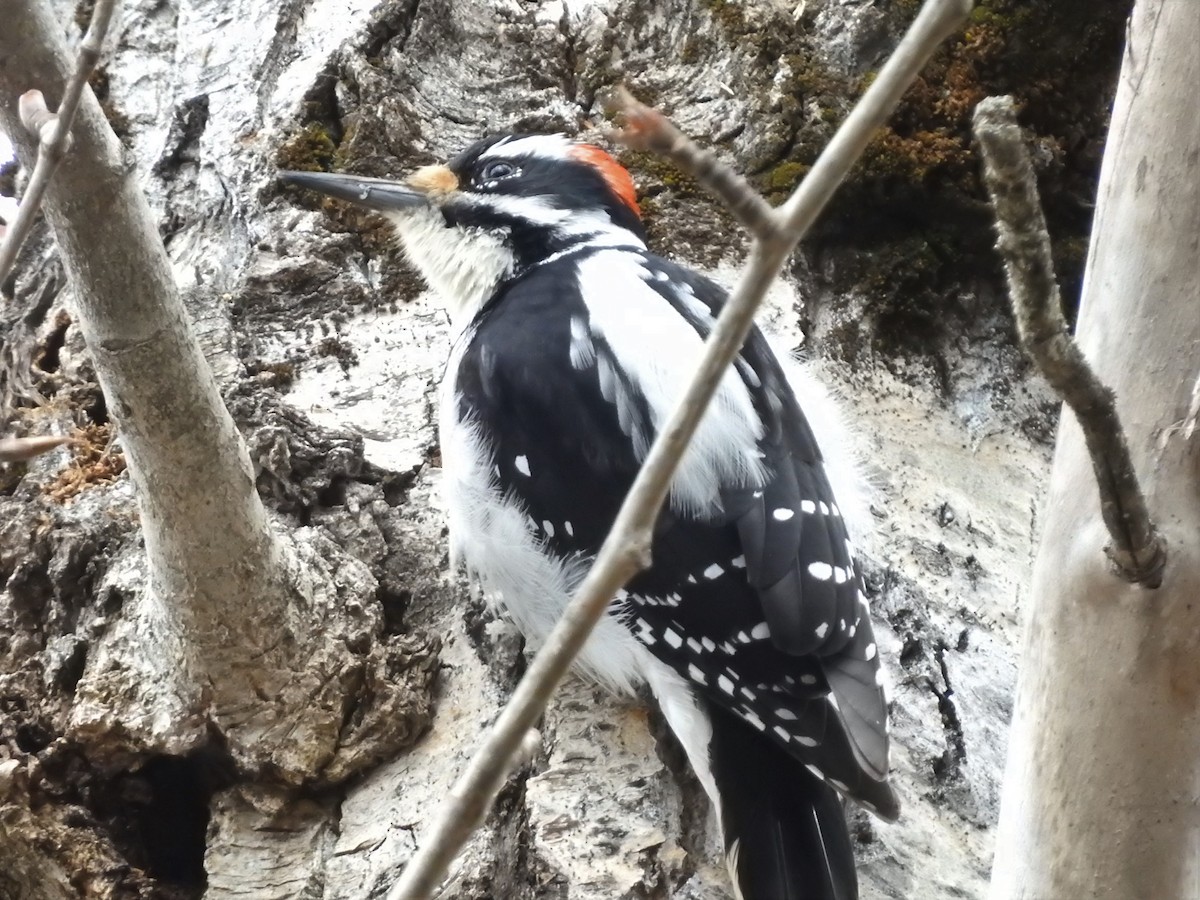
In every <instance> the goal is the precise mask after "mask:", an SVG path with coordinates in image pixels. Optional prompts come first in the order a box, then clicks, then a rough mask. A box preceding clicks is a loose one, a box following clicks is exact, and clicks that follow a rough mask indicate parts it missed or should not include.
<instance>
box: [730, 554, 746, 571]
mask: <svg viewBox="0 0 1200 900" xmlns="http://www.w3.org/2000/svg"><path fill="white" fill-rule="evenodd" d="M729 564H730V565H731V566H733V567H734V568H735V569H744V568H746V557H744V556H735V557H734V558H733V559H731V560H730V561H729Z"/></svg>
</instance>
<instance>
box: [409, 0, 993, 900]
mask: <svg viewBox="0 0 1200 900" xmlns="http://www.w3.org/2000/svg"><path fill="white" fill-rule="evenodd" d="M971 6H972V3H971V2H970V0H928V2H927V3H926V4H925V6H924V7H923V8H922V10H921V12H920V14H919V15H918V16H917V20H916V22H914V24H913V26H912V28H911V29H910V30H909V32H908V34H906V35H905V37H904V40H903V41H902V42H901V45H900V48H899V49H898V50H897V57H898V58H899V60H900V61H899V63H898V64H893V63H892V62H889V63H888V65H886V66H885V67H884V69H883V71H882V72H881V73H880V75H879V77H878V78H877V79H876V80H875V81H874V82H873V83H872V85H871V87H870V88H869V89H868V90H867V93H866V94H865V95H864V96H863V98H862V99H861V100H860V101H859V106H860V107H862V108H863V109H864V110H865V112H864V113H863V114H856V113H851V115H850V117H849V118H848V119H847V121H846V123H845V124H844V125H843V126H842V129H841V130H840V131H839V133H838V135H837V136H835V137H834V140H833V141H832V142H831V143H830V145H829V146H828V147H827V148H826V149H825V151H824V152H823V153H822V154H821V157H820V158H819V159H818V160H817V163H816V165H814V166H813V169H812V171H811V172H810V173H809V176H808V178H807V179H806V180H805V182H804V183H803V184H802V185H801V186H800V187H799V188H798V189H797V191H796V193H795V194H794V195H793V196H792V198H791V199H790V200H789V201H788V202H787V203H786V204H785V205H784V207H782V208H781V209H780V210H778V211H774V210H771V211H769V212H770V217H769V218H768V217H766V216H765V215H764V214H763V213H762V211H761V210H757V211H754V204H753V203H744V204H741V205H740V206H738V209H740V210H741V212H740V213H739V212H735V214H737V215H738V216H739V219H741V220H742V221H743V224H746V225H747V227H750V228H751V230H752V231H755V233H756V234H757V235H758V236H757V237H756V239H755V241H754V245H753V247H752V248H751V251H750V260H749V262H748V263H747V265H746V268H745V269H744V270H743V272H742V276H741V278H740V279H739V281H738V284H737V286H736V287H735V288H734V291H733V293H732V295H731V296H730V298H729V301H728V302H727V303H726V304H725V306H724V308H723V309H722V310H721V314H720V316H719V317H718V318H717V321H716V325H715V326H714V328H713V330H712V334H711V335H710V336H709V339H708V341H707V342H706V344H705V347H704V355H703V358H702V359H701V362H700V366H699V369H698V370H697V372H696V374H695V376H694V377H693V379H692V382H691V384H690V385H689V386H688V389H687V391H686V392H685V394H684V396H683V398H682V399H681V400H680V402H679V404H678V406H677V407H676V409H675V411H674V413H673V414H672V415H671V418H670V420H669V421H668V423H667V425H666V426H665V427H664V428H663V429H662V430H661V432H660V433H659V435H658V437H657V438H656V439H655V441H654V444H653V446H651V448H650V452H649V454H648V455H647V457H646V461H645V462H644V463H643V465H642V469H641V471H640V472H639V473H638V476H637V479H636V480H635V481H634V483H633V487H632V488H630V491H629V495H628V496H627V497H626V498H625V502H624V504H623V505H622V506H621V510H620V512H619V513H618V514H617V519H616V521H615V522H614V523H613V527H612V529H611V531H610V532H609V534H608V537H607V538H606V539H605V541H604V545H603V546H602V547H601V549H600V553H599V554H598V555H597V557H596V561H595V563H594V564H593V566H592V568H591V570H590V571H589V572H588V574H587V577H586V578H585V579H584V581H583V584H581V585H580V587H579V590H578V591H577V592H576V594H575V596H574V597H573V598H572V600H571V602H570V603H569V604H568V605H567V608H566V610H565V611H564V612H563V615H562V617H561V618H560V619H559V621H558V624H557V625H555V627H554V630H553V631H552V632H551V634H550V636H549V638H548V639H547V640H546V643H545V646H543V647H542V649H541V650H540V651H539V652H538V654H537V655H536V656H535V657H534V659H533V661H532V662H531V663H530V666H529V669H528V671H527V672H526V673H525V677H524V678H523V679H522V680H521V683H520V684H519V685H518V686H517V689H516V691H515V692H514V693H513V696H512V698H511V699H510V700H509V702H508V705H507V706H505V708H504V709H503V710H502V711H501V713H500V716H499V718H498V719H497V720H496V723H495V725H493V727H492V729H491V731H489V732H488V734H487V736H486V737H485V738H484V742H483V744H482V746H481V747H480V748H479V750H477V751H476V753H475V756H474V757H473V758H472V760H471V762H470V763H469V764H468V765H467V768H466V771H464V772H463V774H462V776H460V778H459V780H458V782H457V783H456V784H455V785H454V787H453V789H452V790H451V792H450V794H449V796H448V797H447V798H446V800H445V801H444V802H443V803H442V806H441V808H440V809H439V811H438V813H437V818H436V820H435V822H434V823H433V825H432V826H431V827H430V828H429V830H428V831H427V832H426V833H425V835H424V836H423V841H422V845H421V847H420V849H419V850H418V851H417V853H416V854H415V855H414V856H413V858H412V859H411V860H410V861H409V863H408V866H407V867H406V868H405V870H404V872H403V873H402V875H401V877H400V880H399V882H397V884H396V885H395V886H394V887H393V888H392V890H391V892H389V894H388V900H426V898H428V897H430V896H431V895H432V894H433V892H434V891H435V889H436V888H437V885H438V884H439V883H440V882H441V880H442V879H443V877H444V876H445V873H446V871H447V869H448V868H449V866H450V863H451V862H452V861H453V859H454V857H455V855H457V853H458V851H459V849H460V848H461V847H462V846H463V844H464V843H466V841H467V838H469V837H470V835H471V833H472V832H473V831H474V830H475V828H476V827H477V826H478V824H479V823H480V822H481V821H482V819H483V816H484V814H485V813H486V811H487V807H488V805H489V804H490V803H491V800H492V798H493V797H494V796H495V794H496V792H497V791H498V790H499V789H500V787H501V785H502V784H503V781H504V778H505V777H506V776H507V774H508V772H509V771H510V768H511V760H512V759H513V756H514V754H515V753H516V751H517V750H518V748H519V746H520V744H521V741H522V739H523V738H524V736H525V734H526V732H527V731H528V730H529V729H530V728H531V727H533V725H534V723H535V722H536V721H537V719H538V717H539V716H540V715H541V714H542V710H543V709H544V708H545V706H546V703H547V702H548V701H549V699H550V696H551V695H552V694H553V692H554V690H555V688H556V687H557V686H558V683H559V682H560V681H561V680H562V678H563V676H564V675H565V674H566V672H567V670H568V668H569V667H570V665H571V663H572V661H573V660H574V659H575V656H576V654H577V653H578V652H579V650H580V649H581V648H582V646H583V644H584V642H585V641H586V640H587V638H588V635H589V634H590V632H591V630H592V628H593V627H595V625H596V623H597V622H598V621H599V620H600V618H601V616H603V615H604V614H605V612H606V610H607V609H608V605H609V603H610V602H611V600H612V597H613V595H614V594H615V593H616V592H617V591H618V590H619V589H620V588H621V587H622V585H624V584H625V583H626V582H627V581H628V580H629V579H630V578H631V577H632V576H633V575H635V574H636V573H637V572H638V571H640V570H641V569H642V568H645V567H646V566H647V565H649V563H650V547H651V538H652V535H653V528H654V522H655V520H656V519H657V517H658V513H659V510H660V508H661V507H662V504H663V501H664V500H665V499H666V496H667V492H668V490H669V488H670V482H671V477H672V476H673V474H674V472H675V468H676V466H677V465H678V463H679V460H680V458H681V457H682V455H683V451H684V450H685V449H686V447H687V445H688V442H689V441H690V439H691V436H692V434H693V432H694V431H695V429H696V426H697V425H698V424H699V422H700V419H701V417H702V416H703V414H704V411H705V409H706V408H707V406H708V403H709V401H710V400H711V399H712V396H713V393H714V392H715V390H716V388H717V385H718V384H719V383H720V380H721V378H722V376H723V375H724V373H725V372H726V371H727V370H728V368H729V365H730V363H731V362H732V360H733V359H734V357H735V356H736V355H737V354H738V352H739V351H740V350H741V347H742V345H743V343H745V340H746V336H747V334H749V332H750V329H751V328H752V327H753V324H754V313H755V311H756V310H757V309H758V306H759V304H760V303H761V301H762V298H763V296H764V294H765V293H766V291H767V289H768V288H769V287H770V286H771V284H772V283H773V282H774V280H775V278H776V277H777V276H778V275H779V272H780V270H781V269H782V268H783V264H784V262H785V261H786V260H787V257H788V255H789V254H790V253H791V251H792V249H793V248H794V247H795V246H796V244H797V243H798V242H799V241H800V239H801V238H802V237H803V236H804V233H805V231H807V228H808V226H809V225H810V224H811V223H812V222H813V221H814V220H815V219H816V217H817V215H818V214H819V213H820V211H821V209H822V208H823V207H824V206H825V204H826V202H827V201H828V200H829V198H830V197H831V196H832V195H833V192H834V191H835V190H836V188H837V186H838V184H839V183H840V182H841V180H842V178H843V177H845V174H846V173H847V172H848V171H849V169H850V167H851V166H852V165H853V164H854V162H855V161H856V160H857V158H858V156H859V154H861V152H862V148H863V147H865V146H866V144H867V141H868V140H870V137H871V134H872V133H873V132H874V130H875V128H876V127H877V126H878V125H879V124H880V123H881V122H882V121H883V118H884V117H886V115H887V114H888V113H890V111H891V110H892V109H894V108H895V105H896V103H897V102H898V101H899V98H900V96H901V94H902V93H903V92H904V90H905V89H906V88H907V87H908V85H909V84H910V83H911V82H912V80H913V78H915V77H916V74H917V72H918V71H919V69H920V68H921V66H922V65H923V64H924V62H925V61H926V60H927V59H928V58H929V57H930V56H931V55H932V54H933V52H934V50H936V49H937V47H938V45H939V44H940V43H941V41H942V40H943V39H945V38H946V37H947V36H949V35H950V34H952V33H953V32H954V31H955V30H956V29H957V28H958V26H959V25H960V24H961V23H962V22H963V21H964V20H965V18H966V16H967V14H968V13H969V12H970V10H971ZM889 104H890V105H889ZM644 109H645V108H644V107H641V106H640V104H639V106H638V107H634V108H633V110H632V111H631V112H632V114H633V118H634V121H635V123H636V128H637V131H638V132H639V136H638V137H637V138H636V139H637V140H639V141H645V143H644V144H642V146H649V147H654V148H660V147H661V148H664V150H667V151H669V152H670V153H671V156H672V158H673V159H674V160H675V161H676V162H677V163H680V164H681V165H684V166H685V167H686V166H693V167H694V168H691V169H689V174H692V175H694V176H695V177H697V178H698V179H700V180H702V181H703V183H705V184H706V185H707V186H709V187H710V188H712V189H713V190H714V191H715V192H716V193H717V194H718V196H720V197H721V198H722V199H724V200H726V201H727V202H729V203H731V205H738V204H739V202H740V199H741V198H739V197H737V196H735V195H733V193H731V190H730V187H729V185H730V184H732V183H734V182H733V181H732V179H730V178H729V177H728V176H727V174H726V173H725V172H723V171H722V169H723V167H722V166H721V165H720V164H719V163H717V162H716V160H715V159H711V158H710V157H706V156H705V155H704V154H702V153H701V151H700V150H699V148H696V147H695V146H694V145H693V144H691V142H690V141H688V140H687V139H686V138H684V137H683V135H682V134H680V133H679V131H678V130H677V129H675V128H674V126H670V124H669V123H667V121H666V119H665V118H664V117H662V116H660V115H657V114H655V115H654V116H646V115H645V114H644V113H643V112H642V110H644ZM843 154H846V155H844V156H843ZM831 156H840V157H841V158H837V159H832V158H830V157H831ZM813 179H826V180H825V181H822V183H820V184H819V185H815V186H810V185H809V182H810V181H813ZM747 190H748V189H747ZM760 202H761V201H760ZM763 205H764V206H765V204H763ZM747 210H751V211H750V212H747ZM747 220H750V221H747ZM768 221H770V222H773V224H772V225H771V227H769V228H768V227H767V226H766V225H765V224H764V223H766V222H768ZM751 223H753V224H751ZM760 228H761V229H763V230H762V231H761V232H760V231H758V230H757V229H760Z"/></svg>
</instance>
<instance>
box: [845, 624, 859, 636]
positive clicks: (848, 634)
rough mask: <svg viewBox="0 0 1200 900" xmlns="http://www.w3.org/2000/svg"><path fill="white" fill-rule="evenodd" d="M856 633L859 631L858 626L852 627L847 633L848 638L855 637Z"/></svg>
mask: <svg viewBox="0 0 1200 900" xmlns="http://www.w3.org/2000/svg"><path fill="white" fill-rule="evenodd" d="M856 631H858V625H857V624H855V625H851V626H850V630H849V631H847V632H846V637H854V633H855V632H856Z"/></svg>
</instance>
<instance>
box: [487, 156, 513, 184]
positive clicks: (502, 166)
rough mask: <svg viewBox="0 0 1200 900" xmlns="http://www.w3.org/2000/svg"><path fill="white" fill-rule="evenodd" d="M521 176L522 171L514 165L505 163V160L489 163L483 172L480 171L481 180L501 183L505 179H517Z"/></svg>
mask: <svg viewBox="0 0 1200 900" xmlns="http://www.w3.org/2000/svg"><path fill="white" fill-rule="evenodd" d="M520 174H521V170H520V169H518V168H517V167H516V166H514V165H513V164H512V163H510V162H504V161H503V160H497V161H496V162H490V163H488V164H487V165H486V166H484V167H483V169H482V170H480V172H479V180H480V181H500V180H502V179H504V178H515V177H516V176H518V175H520Z"/></svg>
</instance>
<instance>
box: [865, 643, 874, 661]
mask: <svg viewBox="0 0 1200 900" xmlns="http://www.w3.org/2000/svg"><path fill="white" fill-rule="evenodd" d="M874 658H875V645H874V644H867V659H874Z"/></svg>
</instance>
